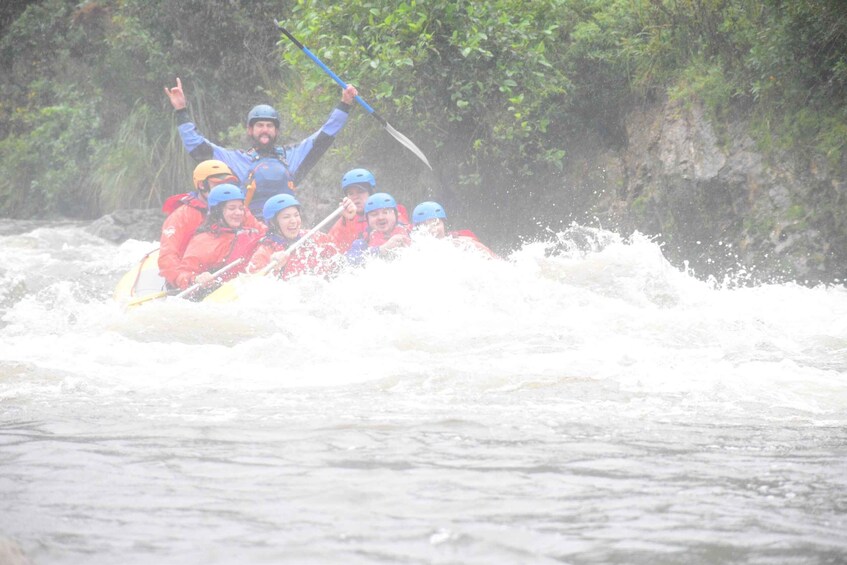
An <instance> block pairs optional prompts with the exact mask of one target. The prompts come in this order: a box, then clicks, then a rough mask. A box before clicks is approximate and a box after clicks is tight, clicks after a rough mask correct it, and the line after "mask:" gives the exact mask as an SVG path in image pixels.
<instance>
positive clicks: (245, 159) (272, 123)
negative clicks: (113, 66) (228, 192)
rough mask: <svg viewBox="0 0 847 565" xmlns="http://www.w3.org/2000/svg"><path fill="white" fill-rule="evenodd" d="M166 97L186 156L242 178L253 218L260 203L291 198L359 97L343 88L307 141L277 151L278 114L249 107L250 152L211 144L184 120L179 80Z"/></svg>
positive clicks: (264, 106) (352, 89)
mask: <svg viewBox="0 0 847 565" xmlns="http://www.w3.org/2000/svg"><path fill="white" fill-rule="evenodd" d="M165 94H166V95H167V96H168V99H169V100H170V102H171V106H173V108H174V110H175V111H176V117H177V123H178V130H179V135H180V137H181V138H182V144H183V145H184V146H185V149H186V151H188V153H189V154H190V155H191V156H192V157H193V158H194V159H195V160H196V161H205V160H207V159H217V160H219V161H223V162H224V163H226V164H227V165H228V166H229V168H230V169H232V172H233V173H235V175H236V176H237V177H238V178H239V179H241V187H242V189H243V190H244V191H245V202H246V203H247V204H249V205H250V209H251V211H252V212H253V213H254V214H255V215H257V216H258V215H260V214H261V213H262V205H263V203H264V202H265V201H266V200H267V199H268V198H270V197H271V196H273V195H275V194H279V193H288V194H294V191H295V190H296V188H295V187H296V185H297V183H298V182H300V181H301V180H303V178H304V177H305V176H306V174H307V173H308V172H309V170H310V169H311V168H312V167H313V166H314V165H315V163H316V162H317V161H318V159H320V158H321V156H322V155H323V154H324V153H325V152H326V150H327V149H329V146H330V145H332V142H333V141H334V140H335V136H336V134H337V133H338V132H339V131H341V128H342V127H344V124H345V123H346V122H347V114H348V112H349V111H350V105H351V104H352V103H353V99H354V98H355V97H356V95H357V94H358V91H357V90H356V88H355V87H354V86H352V85H347V88H345V89H344V90H343V91H342V93H341V103H340V104H339V105H338V106H337V107H336V108H335V109H333V111H332V112H331V113H330V115H329V119H327V121H326V123H325V124H324V125H323V126H321V129H319V130H318V131H316V132H315V133H313V134H312V135H310V136H309V137H307V138H306V139H304V140H302V141H300V142H299V143H295V144H293V145H287V146H284V147H282V146H277V145H276V140H277V136H278V135H279V126H280V118H279V112H277V111H276V110H275V109H274V108H273V107H271V106H268V105H267V104H259V105H258V106H254V107H253V109H252V110H250V112H249V113H248V114H247V138H248V139H249V140H250V143H251V147H250V149H248V150H246V151H244V150H241V149H226V148H224V147H220V146H218V145H215V144H214V143H212V142H211V141H209V140H208V139H206V138H205V137H203V136H202V135H201V134H200V132H198V131H197V126H195V125H194V122H192V121H191V117H190V116H189V115H188V109H187V103H186V99H185V92H184V91H183V89H182V81H181V80H180V79H179V77H177V79H176V86H175V87H174V88H167V87H165Z"/></svg>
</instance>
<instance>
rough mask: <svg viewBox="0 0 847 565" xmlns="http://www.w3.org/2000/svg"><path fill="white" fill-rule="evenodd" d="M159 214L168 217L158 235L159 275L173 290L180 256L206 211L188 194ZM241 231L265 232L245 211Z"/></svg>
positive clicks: (171, 200)
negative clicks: (255, 230) (250, 229)
mask: <svg viewBox="0 0 847 565" xmlns="http://www.w3.org/2000/svg"><path fill="white" fill-rule="evenodd" d="M162 211H163V212H166V213H169V215H168V217H167V218H165V223H164V224H162V235H161V237H160V238H159V274H160V275H162V276H163V277H165V280H167V281H168V284H170V285H171V286H177V284H176V276H177V272H178V269H179V264H180V262H181V261H182V256H183V254H184V253H185V249H186V248H187V247H188V242H189V241H191V238H192V236H194V232H196V231H197V228H199V227H200V225H201V224H202V223H203V222H204V221H205V220H206V214H207V212H208V207H207V206H206V202H205V201H203V200H201V199H200V198H198V197H197V194H196V193H194V192H189V193H186V194H177V195H174V196H171V197H170V198H168V199H167V200H166V201H165V204H164V205H162ZM244 227H245V228H255V229H258V230H260V231H262V232H263V233H264V229H265V226H264V224H262V223H261V222H260V221H259V220H257V219H256V217H255V216H254V215H253V214H251V213H250V211H249V210H247V211H246V213H245V215H244Z"/></svg>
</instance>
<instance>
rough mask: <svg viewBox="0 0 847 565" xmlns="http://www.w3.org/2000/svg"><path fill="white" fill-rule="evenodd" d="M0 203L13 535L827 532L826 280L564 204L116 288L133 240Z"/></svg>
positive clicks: (574, 557) (718, 543)
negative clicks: (311, 258)
mask: <svg viewBox="0 0 847 565" xmlns="http://www.w3.org/2000/svg"><path fill="white" fill-rule="evenodd" d="M3 224H4V229H3V230H2V233H3V234H5V235H0V537H5V538H8V539H9V540H12V542H13V543H15V544H17V545H18V546H20V548H21V549H22V550H23V552H24V553H25V554H26V555H27V556H28V558H29V559H30V560H32V562H33V563H36V564H38V565H49V564H78V563H86V564H87V565H91V564H114V563H121V564H134V563H139V564H141V563H155V564H161V563H175V564H176V563H178V564H211V563H268V564H270V563H345V564H347V563H461V564H491V563H542V564H543V563H570V564H598V563H620V564H654V563H750V564H760V563H791V564H795V563H796V564H809V563H811V564H818V563H819V564H824V563H833V564H834V563H843V562H845V561H847V535H845V532H847V427H846V426H847V290H845V288H843V287H828V288H826V287H818V288H805V287H802V286H798V285H794V284H779V285H763V286H756V287H751V288H733V287H732V286H731V285H719V284H713V283H707V282H703V281H701V280H698V279H696V278H695V277H693V276H692V275H690V274H688V273H684V272H681V271H680V270H678V269H676V268H674V267H673V266H672V265H670V264H669V263H668V262H667V261H666V260H665V259H664V258H663V256H662V253H661V250H660V248H659V246H657V245H656V244H655V243H653V242H651V241H649V240H647V239H646V238H642V237H638V236H635V237H633V238H630V239H623V238H621V237H619V236H618V235H616V234H613V233H609V232H602V231H594V230H588V229H583V228H574V229H572V230H569V231H568V232H564V233H562V234H558V236H556V235H555V234H551V237H550V241H548V242H536V243H529V244H526V245H524V246H523V247H522V248H521V249H520V250H519V251H517V252H515V253H513V254H512V255H511V256H509V257H508V258H507V259H506V260H504V261H492V260H487V259H485V258H482V257H479V256H476V255H474V254H472V253H468V252H465V251H462V250H460V249H457V248H455V247H452V246H451V245H449V244H446V243H443V242H438V241H433V240H424V241H422V242H420V243H419V244H418V245H416V246H415V247H414V248H411V249H408V250H406V252H405V253H404V254H403V256H402V257H400V258H398V259H397V260H395V261H393V262H374V263H372V264H370V265H368V266H366V267H365V268H360V269H354V270H350V271H348V272H344V273H342V274H341V275H340V276H338V277H337V278H335V279H333V280H331V281H326V280H322V279H316V278H301V279H297V280H292V281H288V282H286V283H275V282H272V281H269V282H268V283H267V284H261V285H258V286H257V288H256V289H255V291H254V292H252V293H251V295H249V296H247V297H245V298H243V299H242V300H241V301H239V302H235V303H230V304H208V303H191V302H186V301H181V300H179V299H167V300H164V301H160V302H156V303H150V304H148V305H145V306H142V307H139V308H136V309H134V310H132V311H128V312H125V311H124V310H123V309H122V308H121V307H120V306H119V305H118V304H116V303H114V302H113V301H112V300H111V297H110V295H111V292H112V290H113V288H114V285H115V283H116V282H117V280H118V279H119V277H120V276H121V275H122V274H123V273H124V272H125V271H127V270H128V269H129V268H130V267H131V266H132V265H133V264H134V263H135V262H136V261H137V260H138V259H139V258H140V257H141V256H142V255H143V254H144V253H145V252H147V251H149V250H150V249H152V248H155V247H156V244H155V243H153V242H139V241H129V242H126V243H124V244H122V245H120V246H115V245H113V244H109V243H107V242H105V241H103V240H100V239H99V238H97V237H94V236H92V235H90V234H88V233H87V232H85V231H84V230H83V229H82V226H80V225H74V224H64V225H55V224H54V225H46V226H42V227H37V228H35V229H32V228H31V227H27V228H24V227H23V224H15V223H13V222H9V221H4V222H3ZM551 251H552V252H551Z"/></svg>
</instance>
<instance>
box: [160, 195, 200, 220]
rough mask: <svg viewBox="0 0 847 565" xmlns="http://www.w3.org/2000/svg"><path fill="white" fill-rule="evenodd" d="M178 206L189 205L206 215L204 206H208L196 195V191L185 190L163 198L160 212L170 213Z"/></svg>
mask: <svg viewBox="0 0 847 565" xmlns="http://www.w3.org/2000/svg"><path fill="white" fill-rule="evenodd" d="M180 206H191V207H192V208H196V209H197V210H200V211H201V212H203V215H204V216H205V215H206V208H208V206H207V205H206V203H205V202H204V201H202V200H200V197H199V196H197V193H196V192H185V193H183V194H174V195H173V196H170V197H168V199H167V200H165V203H164V204H162V212H164V213H165V214H167V215H171V214H172V213H173V211H174V210H176V209H177V208H179V207H180Z"/></svg>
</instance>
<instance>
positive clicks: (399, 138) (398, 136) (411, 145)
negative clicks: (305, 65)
mask: <svg viewBox="0 0 847 565" xmlns="http://www.w3.org/2000/svg"><path fill="white" fill-rule="evenodd" d="M274 23H275V24H276V27H278V28H279V30H280V31H281V32H282V33H284V34H285V36H286V37H287V38H288V39H290V40H291V42H292V43H293V44H294V45H296V46H297V47H298V48H299V49H300V50H301V51H303V53H305V54H306V56H307V57H309V58H310V59H311V60H312V61H314V62H315V63H316V64H317V65H318V66H319V67H320V68H321V69H323V71H324V72H325V73H326V74H328V75H329V76H330V77H331V78H332V79H333V80H334V81H335V82H337V83H338V84H339V86H341V88H347V83H346V82H344V81H343V80H341V79H340V78H339V77H338V75H336V74H335V73H334V72H332V70H330V68H329V67H327V66H326V65H325V64H324V63H323V61H321V60H320V59H318V57H317V55H315V54H314V53H312V52H311V51H309V49H308V48H307V47H306V46H305V45H303V44H302V43H300V42H299V41H297V39H296V38H295V37H294V36H293V35H291V33H290V32H289V31H288V30H287V29H285V28H284V27H282V24H281V23H279V22H278V21H277V20H274ZM356 102H358V103H359V105H360V106H361V107H362V108H364V109H365V110H367V111H368V113H369V114H370V115H371V116H373V117H374V118H376V119H377V121H378V122H379V123H380V125H382V127H383V128H384V129H385V131H387V132H388V133H390V134H391V136H392V137H393V138H394V139H396V140H397V141H399V142H400V143H402V144H403V145H404V146H405V147H406V148H407V149H408V150H409V151H411V152H412V153H414V154H415V155H416V156H417V157H418V159H420V160H421V161H423V162H424V164H426V166H427V167H429V170H432V165H430V164H429V161H428V160H427V158H426V155H424V154H423V151H421V150H420V149H418V146H417V145H415V144H414V143H412V140H410V139H409V138H408V137H406V136H405V135H403V134H402V133H400V132H399V131H397V130H396V129H394V128H393V127H391V124H389V123H388V122H387V121H386V119H385V118H383V117H382V116H380V115H379V114H377V113H376V111H375V110H374V109H373V108H371V106H370V104H368V103H367V102H365V101H364V100H363V99H362V97H361V96H359V95H356Z"/></svg>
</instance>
